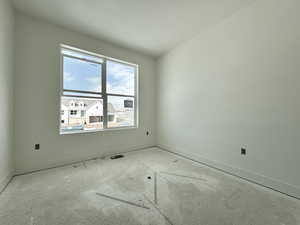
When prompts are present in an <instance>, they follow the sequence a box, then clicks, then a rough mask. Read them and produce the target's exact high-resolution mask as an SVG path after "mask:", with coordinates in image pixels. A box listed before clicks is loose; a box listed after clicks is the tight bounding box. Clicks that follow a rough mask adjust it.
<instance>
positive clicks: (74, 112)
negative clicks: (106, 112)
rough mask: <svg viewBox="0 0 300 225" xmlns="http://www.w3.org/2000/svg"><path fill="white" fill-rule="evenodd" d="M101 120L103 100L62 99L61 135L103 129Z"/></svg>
mask: <svg viewBox="0 0 300 225" xmlns="http://www.w3.org/2000/svg"><path fill="white" fill-rule="evenodd" d="M62 112H63V113H62ZM101 118H103V101H102V99H88V98H74V97H61V118H60V121H61V133H67V132H72V131H85V130H99V129H103V119H101Z"/></svg>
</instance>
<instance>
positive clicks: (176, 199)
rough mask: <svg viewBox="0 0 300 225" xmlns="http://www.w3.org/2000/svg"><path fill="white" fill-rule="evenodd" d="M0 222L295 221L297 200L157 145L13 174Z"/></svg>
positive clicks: (299, 217) (156, 224) (276, 224)
mask: <svg viewBox="0 0 300 225" xmlns="http://www.w3.org/2000/svg"><path fill="white" fill-rule="evenodd" d="M0 224H1V225H96V224H97V225H162V224H167V225H169V224H171V225H172V224H173V225H296V224H297V225H298V224H300V201H298V200H295V199H292V198H290V197H287V196H284V195H282V194H279V193H277V192H273V191H270V190H268V189H265V188H263V187H260V186H257V185H254V184H251V183H248V182H246V181H243V180H240V179H238V178H235V177H232V176H230V175H227V174H224V173H222V172H219V171H216V170H213V169H211V168H208V167H205V166H202V165H200V164H197V163H194V162H191V161H189V160H186V159H183V158H180V157H177V156H175V155H173V154H170V153H167V152H165V151H161V150H159V149H157V148H152V149H147V150H142V151H137V152H132V153H128V154H125V158H122V159H117V160H110V159H109V158H107V159H97V160H91V161H86V162H83V163H79V164H74V165H71V166H66V167H61V168H55V169H50V170H45V171H41V172H36V173H32V174H28V175H23V176H18V177H15V178H14V179H13V181H12V182H11V183H10V184H9V186H8V187H7V189H6V190H5V191H4V192H3V193H2V194H1V196H0Z"/></svg>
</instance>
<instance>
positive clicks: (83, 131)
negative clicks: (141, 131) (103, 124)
mask: <svg viewBox="0 0 300 225" xmlns="http://www.w3.org/2000/svg"><path fill="white" fill-rule="evenodd" d="M133 129H138V126H131V127H117V128H106V129H99V130H78V131H64V132H61V131H60V133H59V134H60V135H68V134H86V133H98V132H107V131H122V130H133Z"/></svg>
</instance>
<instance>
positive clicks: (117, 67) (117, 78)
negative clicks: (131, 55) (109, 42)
mask: <svg viewBox="0 0 300 225" xmlns="http://www.w3.org/2000/svg"><path fill="white" fill-rule="evenodd" d="M134 77H135V67H134V66H129V65H125V64H121V63H117V62H113V61H107V87H106V89H107V93H110V94H122V95H134V92H135V91H134V88H135V87H134V83H135V82H134Z"/></svg>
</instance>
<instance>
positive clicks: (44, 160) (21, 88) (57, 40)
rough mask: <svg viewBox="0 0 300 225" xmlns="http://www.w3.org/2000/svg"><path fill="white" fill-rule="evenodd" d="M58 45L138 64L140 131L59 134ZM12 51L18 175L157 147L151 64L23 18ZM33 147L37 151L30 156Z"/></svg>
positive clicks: (147, 59) (18, 19) (129, 53)
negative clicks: (14, 61) (13, 57)
mask: <svg viewBox="0 0 300 225" xmlns="http://www.w3.org/2000/svg"><path fill="white" fill-rule="evenodd" d="M61 43H63V44H67V45H71V46H75V47H78V48H81V49H84V50H88V51H92V52H95V53H99V54H102V55H106V56H110V57H114V58H117V59H122V60H125V61H129V62H132V63H137V64H139V66H140V67H139V72H140V74H139V79H140V95H139V104H140V120H139V122H140V123H139V125H140V126H139V128H138V129H131V130H120V131H105V132H97V133H88V134H70V135H62V136H61V135H59V97H60V96H59V87H60V51H59V45H60V44H61ZM16 49H17V51H16V82H15V130H16V132H15V151H16V157H15V159H16V172H17V173H22V172H27V171H32V170H36V169H42V168H47V167H52V166H56V165H62V164H65V163H70V162H73V161H78V160H84V159H88V158H92V157H97V156H103V155H107V154H113V153H116V152H120V151H128V150H132V149H137V148H142V147H149V146H153V145H155V142H156V141H155V134H154V131H155V91H154V89H153V86H154V85H155V79H156V74H155V72H156V70H155V68H156V67H155V65H156V64H155V60H153V59H152V58H150V57H147V56H144V55H141V54H138V53H135V52H133V51H129V50H126V49H123V48H119V47H115V46H112V45H110V44H108V43H105V42H102V41H98V40H95V39H92V38H89V37H86V36H84V35H80V34H78V33H75V32H71V31H67V30H65V29H63V28H60V27H57V26H54V25H50V24H48V23H46V22H42V21H40V20H35V19H32V18H29V17H27V16H24V15H21V14H18V15H17V16H16ZM147 129H149V130H150V131H151V132H152V135H151V136H149V137H147V136H146V130H147ZM35 143H40V144H41V150H40V151H33V147H34V144H35Z"/></svg>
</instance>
